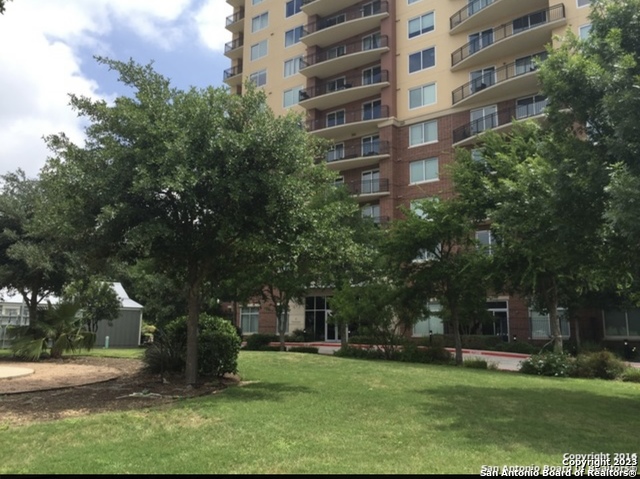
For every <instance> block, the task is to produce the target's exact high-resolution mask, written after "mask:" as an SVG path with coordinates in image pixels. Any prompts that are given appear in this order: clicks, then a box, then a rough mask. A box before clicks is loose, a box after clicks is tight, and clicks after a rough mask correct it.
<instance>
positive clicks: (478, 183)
mask: <svg viewBox="0 0 640 479" xmlns="http://www.w3.org/2000/svg"><path fill="white" fill-rule="evenodd" d="M481 151H482V159H481V160H480V161H478V160H476V159H473V158H472V157H471V155H470V154H469V152H468V151H459V152H458V155H457V158H456V159H457V162H456V168H455V170H454V179H455V185H456V190H457V191H458V193H459V195H460V201H464V202H466V203H467V204H469V205H472V208H473V209H474V210H475V213H474V215H475V216H476V218H486V221H487V222H488V223H489V224H490V227H491V231H492V233H493V236H494V239H495V248H494V270H495V272H498V273H500V274H499V275H498V276H499V279H500V280H501V281H499V282H498V283H497V285H500V284H501V286H498V287H501V288H504V289H505V290H507V291H509V292H512V293H520V294H522V295H523V296H524V297H525V298H527V299H528V300H529V302H530V303H531V304H532V306H534V307H535V308H536V309H538V310H540V311H544V312H548V314H549V316H550V323H551V335H552V338H553V342H554V349H555V350H556V351H557V352H559V351H562V333H561V330H560V320H559V316H558V308H559V307H561V306H565V307H572V306H574V305H575V304H577V303H578V302H579V298H580V297H581V296H582V295H584V294H585V293H586V292H587V291H590V290H594V289H597V288H599V287H600V284H599V282H600V275H599V274H598V265H599V260H600V256H599V255H600V254H601V252H602V239H601V238H602V236H601V233H602V219H601V218H602V214H603V211H604V185H605V184H606V179H607V172H606V168H605V167H604V165H603V164H602V163H601V162H600V161H598V158H597V157H595V156H594V154H593V150H592V149H591V148H590V145H589V144H588V143H587V142H585V141H583V140H582V139H581V138H579V137H576V136H575V135H574V134H572V133H567V132H561V133H559V134H554V133H553V132H552V131H550V130H548V129H545V128H542V127H540V126H539V125H537V124H536V123H533V122H530V123H522V124H516V125H514V127H513V130H512V131H511V132H510V133H509V134H507V135H499V134H497V133H494V132H487V133H486V134H485V135H484V136H483V143H482V150H481ZM494 277H495V274H494Z"/></svg>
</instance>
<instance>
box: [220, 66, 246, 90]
mask: <svg viewBox="0 0 640 479" xmlns="http://www.w3.org/2000/svg"><path fill="white" fill-rule="evenodd" d="M222 80H223V81H224V82H225V83H226V84H227V85H229V86H236V85H239V84H240V83H242V66H241V65H236V66H235V67H231V68H227V69H226V70H225V71H224V73H223V75H222Z"/></svg>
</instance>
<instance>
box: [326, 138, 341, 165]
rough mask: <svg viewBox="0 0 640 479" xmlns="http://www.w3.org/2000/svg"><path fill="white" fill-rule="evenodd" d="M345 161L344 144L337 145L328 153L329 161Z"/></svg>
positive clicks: (330, 148)
mask: <svg viewBox="0 0 640 479" xmlns="http://www.w3.org/2000/svg"><path fill="white" fill-rule="evenodd" d="M342 159H344V143H337V144H335V145H332V146H331V147H329V151H327V161H329V162H330V161H338V160H342Z"/></svg>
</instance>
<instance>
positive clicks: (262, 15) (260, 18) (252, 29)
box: [251, 11, 269, 33]
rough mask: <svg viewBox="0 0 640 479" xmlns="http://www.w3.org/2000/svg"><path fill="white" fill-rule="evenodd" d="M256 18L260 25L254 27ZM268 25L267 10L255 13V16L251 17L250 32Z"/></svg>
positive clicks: (257, 30)
mask: <svg viewBox="0 0 640 479" xmlns="http://www.w3.org/2000/svg"><path fill="white" fill-rule="evenodd" d="M263 18H264V19H265V20H264V25H262V23H263V21H262V19H263ZM256 20H259V21H260V25H259V26H258V28H255V27H256V25H255V21H256ZM268 26H269V12H268V11H266V12H262V13H261V14H259V15H256V16H255V17H252V18H251V33H256V32H259V31H260V30H264V29H265V28H267V27H268Z"/></svg>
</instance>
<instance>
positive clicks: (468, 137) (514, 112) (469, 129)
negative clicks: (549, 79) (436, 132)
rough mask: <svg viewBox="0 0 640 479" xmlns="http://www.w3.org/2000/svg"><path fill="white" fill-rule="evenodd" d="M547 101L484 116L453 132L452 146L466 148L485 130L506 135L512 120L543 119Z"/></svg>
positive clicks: (505, 109)
mask: <svg viewBox="0 0 640 479" xmlns="http://www.w3.org/2000/svg"><path fill="white" fill-rule="evenodd" d="M546 104H547V101H546V100H543V101H537V102H535V103H531V104H528V105H522V106H513V107H510V108H504V109H502V110H499V111H497V112H494V113H491V114H489V115H485V116H483V117H482V118H478V119H476V120H474V121H471V122H469V123H467V124H466V125H463V126H461V127H459V128H456V129H455V130H453V144H454V146H466V145H471V144H473V143H475V142H476V140H477V135H479V134H480V133H482V132H484V131H487V130H494V131H498V132H502V133H506V132H507V131H509V130H510V129H511V126H512V124H513V121H514V120H526V119H530V118H539V117H540V118H541V117H543V115H544V113H543V111H542V110H543V108H544V107H545V106H546Z"/></svg>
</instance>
